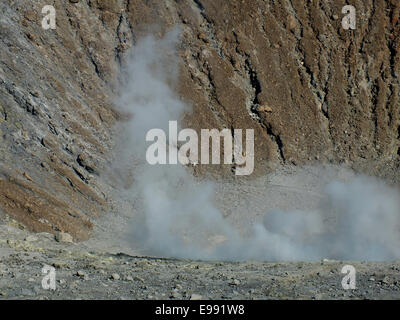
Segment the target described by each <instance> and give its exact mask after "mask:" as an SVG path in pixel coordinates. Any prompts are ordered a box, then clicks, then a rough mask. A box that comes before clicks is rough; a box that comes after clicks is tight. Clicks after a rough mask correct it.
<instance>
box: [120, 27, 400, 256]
mask: <svg viewBox="0 0 400 320" xmlns="http://www.w3.org/2000/svg"><path fill="white" fill-rule="evenodd" d="M178 45H179V31H178V30H173V31H171V32H169V33H168V34H167V35H166V36H165V37H164V38H163V39H161V40H157V39H155V38H154V37H152V36H148V37H146V38H144V39H142V40H140V41H139V42H138V43H137V45H136V46H135V47H134V49H133V52H132V55H131V57H130V58H129V63H128V65H127V69H126V71H127V72H126V74H127V75H128V76H127V79H126V81H125V85H124V89H123V91H122V95H121V98H120V100H119V101H118V103H117V104H118V105H119V106H120V108H121V109H122V110H124V111H126V112H128V113H130V114H132V117H131V119H130V120H129V122H127V123H125V124H123V125H124V127H125V131H124V134H125V135H124V137H125V139H124V141H123V146H124V152H123V155H122V156H121V159H122V158H123V159H125V161H131V162H132V163H135V164H136V165H135V169H134V171H133V176H134V183H133V184H132V187H131V189H130V190H129V192H131V193H132V197H135V199H136V201H138V202H140V205H141V208H142V211H143V212H142V214H143V215H142V216H141V218H140V219H136V220H135V224H134V228H135V229H134V230H135V241H137V242H139V243H140V245H141V246H142V247H144V248H146V250H147V254H150V255H157V256H164V257H179V258H192V259H218V260H268V261H273V260H279V261H290V260H318V259H323V258H329V259H341V260H395V259H398V258H400V245H399V244H400V236H399V235H400V196H399V193H398V191H397V190H395V189H393V188H391V187H389V186H387V185H385V184H384V183H383V182H381V181H378V180H377V179H375V178H371V177H363V176H358V177H355V178H354V179H352V180H350V181H347V182H341V181H332V182H330V183H328V184H327V185H326V187H325V189H324V190H322V191H321V193H322V194H321V196H322V197H321V201H320V202H319V204H318V206H317V208H315V209H313V210H294V211H282V210H279V208H276V209H274V208H271V210H269V211H268V212H266V213H265V216H264V218H263V219H262V221H259V222H258V223H256V224H254V225H253V227H252V228H253V230H252V232H250V233H247V234H243V233H241V231H239V230H238V229H236V228H235V227H233V225H232V224H231V223H230V221H229V220H228V219H225V218H223V215H222V213H221V212H220V210H219V209H217V207H216V206H215V205H214V202H213V196H214V192H215V186H214V184H213V182H211V181H208V182H207V181H206V182H205V181H198V180H197V179H195V178H194V177H193V176H192V175H191V174H189V173H188V172H187V170H186V169H185V168H184V167H183V166H181V165H158V166H157V165H155V166H150V165H148V164H147V163H146V160H145V155H146V149H147V147H148V145H149V143H146V141H145V136H146V133H147V132H148V130H150V129H153V128H160V129H163V130H164V131H165V132H166V133H168V121H170V120H180V119H181V117H182V114H183V112H184V111H187V110H190V108H189V107H188V106H187V105H185V104H184V103H183V102H182V101H181V100H180V99H179V98H178V97H177V95H176V94H175V91H174V85H175V84H176V81H177V79H178V70H179V56H178V54H177V46H178ZM209 129H211V128H209ZM242 196H243V197H246V194H243V195H242ZM232 209H233V210H234V209H235V208H232ZM243 214H244V215H246V214H247V213H246V212H243Z"/></svg>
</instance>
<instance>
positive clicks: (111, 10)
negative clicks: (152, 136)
mask: <svg viewBox="0 0 400 320" xmlns="http://www.w3.org/2000/svg"><path fill="white" fill-rule="evenodd" d="M345 2H346V1H344V0H343V1H342V0H340V1H334V2H332V3H330V2H329V3H328V2H326V1H316V0H315V1H308V2H307V3H306V4H305V2H304V1H294V0H292V1H290V0H282V1H272V0H271V1H261V0H246V1H236V0H233V1H225V0H220V1H215V0H188V1H183V0H176V1H172V0H171V1H155V0H152V1H151V0H150V1H144V0H112V1H111V0H80V1H77V0H74V1H72V0H71V1H55V8H56V13H57V15H56V18H57V28H56V29H55V30H44V29H42V27H41V20H42V18H43V17H44V14H42V13H41V10H42V8H43V6H44V5H46V4H48V3H46V1H42V0H38V1H27V0H14V1H11V0H6V1H2V2H1V4H0V13H1V14H0V41H1V49H0V57H1V59H0V208H1V209H0V210H2V211H3V212H4V213H6V214H7V215H9V216H11V217H13V218H15V219H17V220H19V221H20V222H22V223H23V224H24V225H26V226H27V227H28V228H30V229H32V230H34V231H48V232H54V231H58V230H60V231H64V232H69V233H71V234H72V235H74V237H75V239H78V240H82V239H86V238H88V236H89V234H90V230H91V227H92V224H91V222H90V220H91V219H93V218H94V217H96V216H97V215H98V214H99V213H101V212H103V211H104V210H107V209H109V207H110V201H111V200H110V196H109V195H110V190H111V188H113V187H114V185H113V184H112V182H110V180H108V181H107V180H105V179H103V178H104V176H103V174H102V173H103V170H104V169H105V168H107V166H108V165H109V163H110V162H109V161H110V150H111V148H112V146H113V144H114V141H113V134H112V132H113V130H114V129H118V127H116V126H114V125H115V124H116V123H117V120H118V119H119V118H120V116H119V115H118V112H116V111H115V110H114V107H113V105H112V101H113V97H114V96H115V95H116V94H117V93H118V86H117V83H118V82H117V81H116V80H117V77H118V74H119V70H120V68H121V66H123V64H124V53H126V52H127V51H128V50H129V48H131V47H132V46H134V45H135V43H136V41H137V40H138V39H140V38H141V37H142V36H144V35H146V34H149V33H153V34H156V36H159V37H160V36H162V34H163V33H164V32H165V31H166V30H168V29H170V28H171V27H173V26H174V25H179V26H180V27H181V29H182V44H181V47H180V54H181V57H182V64H181V72H180V86H179V95H180V96H181V97H182V99H184V100H185V101H187V102H188V103H189V104H191V105H192V106H193V112H192V113H190V114H188V115H187V117H186V118H185V122H186V125H187V126H188V127H192V128H195V129H197V130H199V129H201V128H218V129H222V128H229V129H233V128H242V129H249V128H253V129H254V130H255V151H256V159H255V166H256V169H255V174H254V175H259V174H263V173H265V172H266V171H267V170H271V169H273V168H274V167H275V166H277V165H279V164H296V165H301V164H305V163H310V162H311V163H312V162H319V161H321V162H332V163H347V164H348V165H350V166H352V167H354V168H355V169H359V170H362V171H365V172H367V173H372V174H376V175H380V176H384V177H386V178H388V179H390V180H392V181H399V178H400V176H399V173H398V171H399V170H398V168H399V160H400V151H399V147H400V140H399V139H400V105H399V95H400V92H399V78H398V75H399V68H400V63H399V53H398V51H399V49H398V48H399V34H400V22H399V12H400V3H399V1H397V0H390V1H389V0H388V1H384V0H368V1H361V0H358V1H353V3H352V5H354V6H355V7H356V9H357V26H356V29H355V30H344V29H343V28H342V26H341V19H342V17H343V14H342V13H341V9H342V7H343V6H344V5H345V4H346V3H345ZM195 171H196V173H197V174H203V173H205V172H213V173H214V174H218V175H224V176H229V175H231V174H232V173H231V168H230V167H229V166H197V167H196V169H195Z"/></svg>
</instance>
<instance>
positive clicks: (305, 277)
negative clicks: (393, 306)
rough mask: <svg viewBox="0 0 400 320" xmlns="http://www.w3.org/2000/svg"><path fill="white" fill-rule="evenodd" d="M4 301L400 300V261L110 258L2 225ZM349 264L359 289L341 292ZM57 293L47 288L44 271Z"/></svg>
mask: <svg viewBox="0 0 400 320" xmlns="http://www.w3.org/2000/svg"><path fill="white" fill-rule="evenodd" d="M0 239H1V240H0V256H1V262H0V275H1V277H0V299H198V298H202V299H399V298H400V273H399V271H400V262H386V263H365V262H343V261H340V262H339V261H321V262H314V263H303V262H296V263H267V262H265V263H263V262H245V263H221V262H202V261H188V260H173V259H159V258H148V257H135V256H130V255H126V254H110V253H106V252H104V251H102V250H99V249H98V248H97V249H96V248H93V247H91V246H90V245H85V244H84V243H80V244H79V245H77V244H64V243H59V242H56V241H55V240H54V236H52V235H51V234H48V233H39V234H35V235H32V234H30V233H28V232H26V231H21V230H19V229H16V228H14V227H11V226H9V225H1V226H0ZM345 264H351V265H353V266H354V267H355V268H356V271H357V274H356V289H355V290H344V289H343V288H342V286H341V281H342V278H343V276H344V275H343V274H341V269H342V267H343V266H344V265H345ZM44 265H50V266H53V267H54V268H55V270H56V290H55V291H52V290H44V289H43V288H42V284H41V283H42V279H43V277H44V274H42V268H43V266H44Z"/></svg>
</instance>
